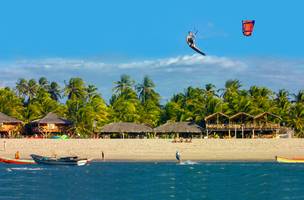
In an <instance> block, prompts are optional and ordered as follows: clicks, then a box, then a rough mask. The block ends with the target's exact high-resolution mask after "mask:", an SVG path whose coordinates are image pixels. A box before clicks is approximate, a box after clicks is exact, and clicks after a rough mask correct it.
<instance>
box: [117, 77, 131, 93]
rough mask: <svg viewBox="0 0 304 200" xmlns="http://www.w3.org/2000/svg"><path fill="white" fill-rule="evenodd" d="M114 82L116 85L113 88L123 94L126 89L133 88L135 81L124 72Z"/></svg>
mask: <svg viewBox="0 0 304 200" xmlns="http://www.w3.org/2000/svg"><path fill="white" fill-rule="evenodd" d="M114 84H115V85H116V86H115V87H114V89H113V90H114V92H115V93H116V94H122V93H123V92H124V91H125V90H126V89H132V87H133V85H134V81H133V80H132V79H131V77H130V76H129V75H126V74H123V75H121V76H120V80H119V81H117V82H114Z"/></svg>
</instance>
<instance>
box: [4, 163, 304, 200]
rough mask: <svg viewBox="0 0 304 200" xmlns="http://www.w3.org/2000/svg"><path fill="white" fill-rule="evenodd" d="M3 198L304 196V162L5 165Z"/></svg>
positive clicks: (157, 199)
mask: <svg viewBox="0 0 304 200" xmlns="http://www.w3.org/2000/svg"><path fill="white" fill-rule="evenodd" d="M0 176H1V177H0V199H5V200H9V199H22V200H28V199H29V200H30V199H37V200H51V199H56V200H61V199H73V200H76V199H81V200H83V199H93V200H95V199H104V200H124V199H128V200H138V199H145V200H146V199H151V200H152V199H153V200H167V199H178V200H179V199H180V200H187V199H189V200H190V199H197V200H198V199H216V200H217V199H225V200H228V199H233V200H235V199H236V200H238V199H240V200H244V199H258V200H264V199H304V165H302V164H278V163H254V162H249V163H240V162H219V163H218V162H184V163H181V164H176V163H173V162H172V163H170V162H159V163H156V162H145V163H141V162H101V163H91V164H90V165H88V166H82V167H71V166H46V165H27V166H25V165H23V166H17V165H8V164H0Z"/></svg>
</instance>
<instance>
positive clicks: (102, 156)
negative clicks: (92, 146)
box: [101, 151, 105, 160]
mask: <svg viewBox="0 0 304 200" xmlns="http://www.w3.org/2000/svg"><path fill="white" fill-rule="evenodd" d="M101 158H102V160H104V159H105V155H104V153H103V151H102V152H101Z"/></svg>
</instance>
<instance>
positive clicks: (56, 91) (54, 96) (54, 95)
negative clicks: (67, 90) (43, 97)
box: [48, 82, 61, 101]
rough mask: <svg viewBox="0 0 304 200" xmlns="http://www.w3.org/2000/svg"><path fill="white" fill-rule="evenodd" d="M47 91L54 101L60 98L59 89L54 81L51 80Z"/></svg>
mask: <svg viewBox="0 0 304 200" xmlns="http://www.w3.org/2000/svg"><path fill="white" fill-rule="evenodd" d="M48 92H49V94H50V95H51V98H52V99H53V100H55V101H58V100H59V99H60V98H61V89H60V86H59V85H58V83H56V82H51V84H50V86H49V89H48Z"/></svg>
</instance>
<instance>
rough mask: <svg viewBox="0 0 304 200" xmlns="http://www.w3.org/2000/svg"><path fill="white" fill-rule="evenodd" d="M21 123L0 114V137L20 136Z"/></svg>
mask: <svg viewBox="0 0 304 200" xmlns="http://www.w3.org/2000/svg"><path fill="white" fill-rule="evenodd" d="M22 124H23V122H22V121H20V120H18V119H16V118H13V117H10V116H8V115H6V114H4V113H1V112H0V137H11V136H13V134H20V131H21V129H22Z"/></svg>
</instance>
